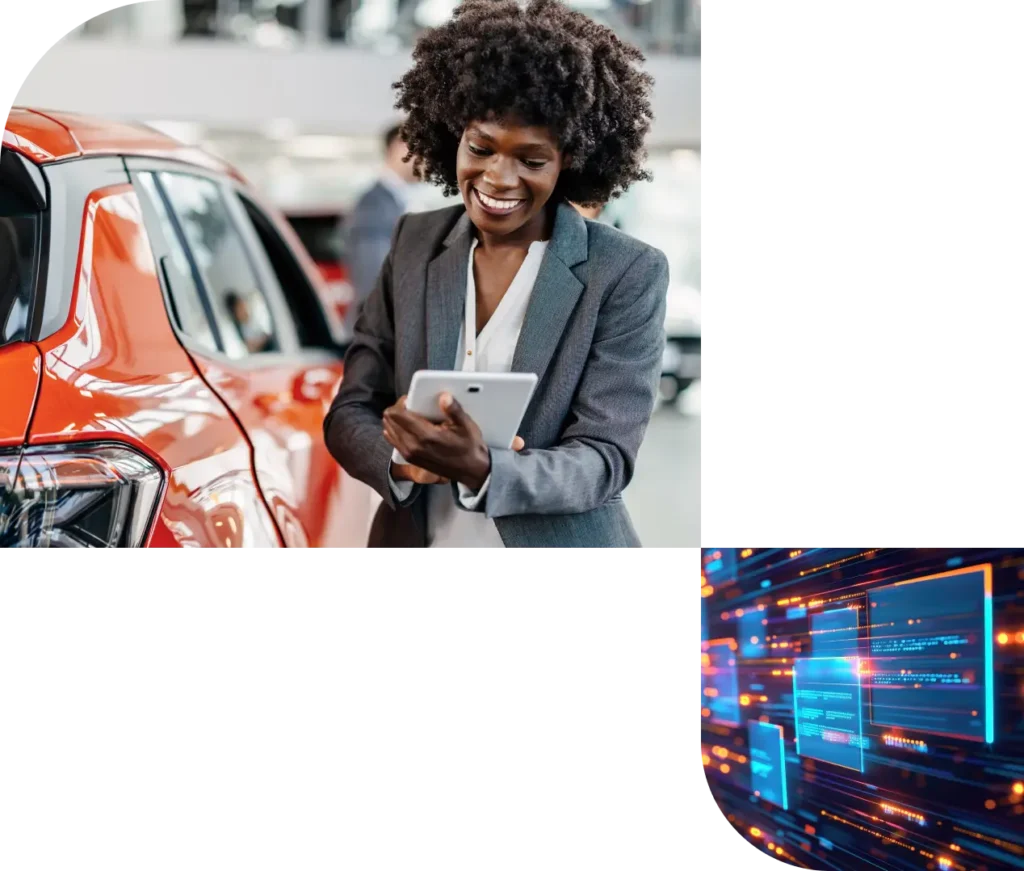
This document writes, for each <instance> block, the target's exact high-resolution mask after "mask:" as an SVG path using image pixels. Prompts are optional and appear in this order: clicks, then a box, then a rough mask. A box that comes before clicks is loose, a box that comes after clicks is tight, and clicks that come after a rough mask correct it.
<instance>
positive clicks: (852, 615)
mask: <svg viewBox="0 0 1024 871" xmlns="http://www.w3.org/2000/svg"><path fill="white" fill-rule="evenodd" d="M858 613H859V611H858V609H857V608H850V607H848V608H835V609H833V610H831V611H819V612H818V613H816V614H812V615H811V652H812V653H813V654H814V656H858V655H859V654H860V649H859V648H858V646H857V616H858Z"/></svg>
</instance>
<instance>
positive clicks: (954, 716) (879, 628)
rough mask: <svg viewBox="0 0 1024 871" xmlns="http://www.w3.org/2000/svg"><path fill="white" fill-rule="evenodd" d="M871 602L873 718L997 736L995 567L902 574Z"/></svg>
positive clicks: (980, 737) (979, 737) (938, 731)
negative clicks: (994, 714) (909, 576)
mask: <svg viewBox="0 0 1024 871" xmlns="http://www.w3.org/2000/svg"><path fill="white" fill-rule="evenodd" d="M868 602H869V603H870V610H869V614H870V619H871V624H870V625H871V676H870V687H871V722H872V723H875V724H878V725H881V726H893V727H896V728H901V729H913V730H916V731H918V732H928V733H931V734H935V735H952V736H956V737H962V738H966V739H969V740H974V741H988V742H989V743H991V741H992V740H993V737H994V735H993V726H994V720H993V717H992V710H991V709H992V693H990V689H991V688H992V682H993V679H992V675H991V669H992V645H993V642H994V640H993V638H992V630H991V626H992V579H991V571H990V570H989V569H961V570H959V571H955V572H948V573H944V574H940V575H935V576H932V577H925V578H920V579H913V580H909V581H903V582H901V583H899V584H894V585H892V586H889V587H882V588H880V589H877V590H872V591H871V592H870V593H869V594H868Z"/></svg>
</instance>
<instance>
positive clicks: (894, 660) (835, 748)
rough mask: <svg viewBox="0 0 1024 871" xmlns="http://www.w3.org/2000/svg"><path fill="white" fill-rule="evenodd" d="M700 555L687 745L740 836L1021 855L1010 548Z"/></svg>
mask: <svg viewBox="0 0 1024 871" xmlns="http://www.w3.org/2000/svg"><path fill="white" fill-rule="evenodd" d="M711 554H716V556H714V558H713V559H710V556H711ZM704 556H705V562H710V563H712V564H716V563H717V564H718V565H720V566H721V570H720V571H718V572H716V573H715V574H714V576H711V575H709V574H707V573H706V572H703V571H702V575H701V585H700V586H701V604H702V620H703V622H704V624H705V625H704V626H702V635H704V636H705V637H706V638H710V639H713V641H710V642H705V644H704V647H703V649H702V673H703V674H704V677H703V681H704V684H703V689H711V690H712V693H711V695H704V694H702V697H701V723H702V748H701V750H702V754H701V755H702V758H703V762H704V770H705V773H706V775H707V778H708V782H709V784H710V785H711V791H712V794H713V796H714V798H715V801H716V802H717V803H718V806H719V808H720V809H721V811H722V813H723V815H724V816H725V817H726V818H727V819H728V820H729V822H730V823H731V824H732V826H733V827H734V828H735V830H736V832H737V833H738V834H739V835H740V836H741V837H743V838H745V839H746V840H748V841H750V842H751V843H752V844H754V845H755V846H756V847H758V848H759V849H760V850H762V851H763V852H765V853H769V854H771V855H772V856H773V857H774V858H776V859H779V860H782V861H784V862H788V863H790V864H792V865H795V866H798V867H803V868H818V869H825V871H870V869H886V871H888V869H895V871H1002V869H1017V871H1024V550H994V549H990V550H963V549H951V548H947V549H938V548H934V549H927V550H915V549H899V548H874V549H864V548H859V549H855V548H846V549H842V548H785V549H765V548H738V549H732V550H727V549H715V550H706V551H704ZM755 630H756V631H755ZM754 639H756V641H755V640H754ZM708 645H713V648H710V649H709V647H708ZM712 650H713V651H714V655H713V656H712V655H710V654H712ZM709 681H710V683H709Z"/></svg>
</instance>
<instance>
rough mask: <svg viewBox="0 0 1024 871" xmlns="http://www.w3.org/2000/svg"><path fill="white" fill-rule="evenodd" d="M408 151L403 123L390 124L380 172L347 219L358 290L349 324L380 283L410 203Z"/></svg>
mask: <svg viewBox="0 0 1024 871" xmlns="http://www.w3.org/2000/svg"><path fill="white" fill-rule="evenodd" d="M408 153H409V151H408V149H407V148H406V147H405V143H404V142H403V141H402V135H401V127H400V126H399V125H395V126H394V127H391V128H390V129H389V130H388V131H387V133H385V134H384V165H383V166H382V167H381V172H380V176H379V177H378V179H377V181H376V182H374V184H373V185H372V186H371V187H370V188H369V190H367V191H366V193H364V194H363V195H362V196H361V197H360V198H359V201H358V202H357V203H356V205H355V208H354V209H353V210H352V214H351V216H350V217H349V219H348V221H347V222H346V226H347V229H346V231H345V237H346V238H345V251H346V259H347V261H348V268H349V275H350V281H351V282H352V288H353V291H354V292H355V299H354V301H353V305H352V310H351V313H350V315H349V326H350V328H351V326H352V325H354V324H355V321H356V318H357V317H359V312H360V311H361V309H362V307H363V303H364V302H365V300H366V298H367V297H368V296H369V295H370V291H372V290H373V287H374V285H375V284H376V283H377V276H378V275H379V274H380V268H381V266H382V265H383V264H384V258H385V257H387V255H388V249H389V248H390V246H391V234H392V233H393V232H394V230H395V225H396V224H397V223H398V219H399V218H400V217H402V215H403V214H405V212H406V211H407V210H408V207H409V201H410V197H411V193H412V187H413V185H414V184H415V183H416V181H417V179H416V176H415V175H414V174H413V167H412V163H411V162H410V163H405V162H404V161H403V158H404V157H405V156H406V155H407V154H408Z"/></svg>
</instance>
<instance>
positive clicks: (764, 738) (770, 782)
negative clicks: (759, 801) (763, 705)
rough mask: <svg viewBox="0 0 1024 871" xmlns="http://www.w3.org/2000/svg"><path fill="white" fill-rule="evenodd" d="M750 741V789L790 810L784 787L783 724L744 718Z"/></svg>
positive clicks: (784, 744)
mask: <svg viewBox="0 0 1024 871" xmlns="http://www.w3.org/2000/svg"><path fill="white" fill-rule="evenodd" d="M747 732H748V736H749V745H750V789H751V792H753V793H754V795H755V796H757V797H758V798H763V799H764V800H765V801H770V802H771V803H772V804H774V805H777V806H778V807H781V808H782V809H783V810H784V811H788V810H789V795H788V791H787V788H786V742H785V738H784V735H783V732H782V726H778V725H776V724H775V723H762V722H761V721H760V720H750V721H748V722H747Z"/></svg>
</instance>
